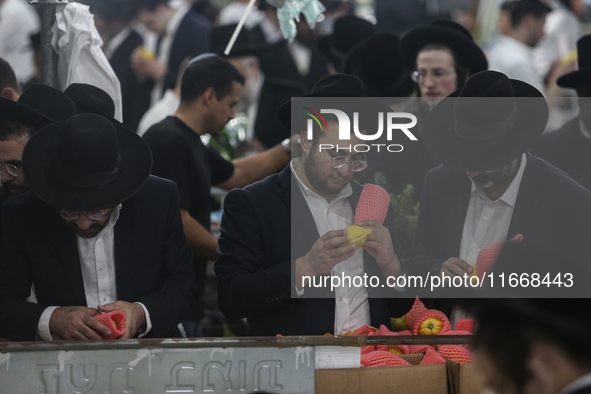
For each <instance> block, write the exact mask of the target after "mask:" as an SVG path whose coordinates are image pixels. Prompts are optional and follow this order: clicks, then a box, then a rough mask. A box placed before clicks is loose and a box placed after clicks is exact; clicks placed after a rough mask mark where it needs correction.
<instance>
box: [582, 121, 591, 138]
mask: <svg viewBox="0 0 591 394" xmlns="http://www.w3.org/2000/svg"><path fill="white" fill-rule="evenodd" d="M579 124H580V125H581V134H583V137H585V138H587V139H588V140H591V133H590V132H589V130H587V128H586V127H585V125H584V124H583V119H581V118H579Z"/></svg>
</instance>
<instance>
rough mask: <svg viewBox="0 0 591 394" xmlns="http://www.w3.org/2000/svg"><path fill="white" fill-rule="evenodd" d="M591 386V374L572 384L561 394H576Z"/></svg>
mask: <svg viewBox="0 0 591 394" xmlns="http://www.w3.org/2000/svg"><path fill="white" fill-rule="evenodd" d="M588 386H591V373H588V374H586V375H583V376H581V377H580V378H579V379H577V380H575V381H574V382H572V383H570V384H569V385H568V386H566V387H565V388H564V390H562V391H561V392H560V394H569V393H574V392H576V391H577V390H580V389H582V388H583V387H588Z"/></svg>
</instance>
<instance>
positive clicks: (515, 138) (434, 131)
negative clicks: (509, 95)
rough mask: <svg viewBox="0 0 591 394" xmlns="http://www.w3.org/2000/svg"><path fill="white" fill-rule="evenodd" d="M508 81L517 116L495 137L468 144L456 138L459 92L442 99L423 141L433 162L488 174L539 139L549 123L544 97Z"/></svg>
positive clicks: (523, 83)
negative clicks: (487, 172)
mask: <svg viewBox="0 0 591 394" xmlns="http://www.w3.org/2000/svg"><path fill="white" fill-rule="evenodd" d="M510 81H511V85H512V87H513V92H514V94H515V97H516V100H515V102H516V106H517V114H518V116H517V120H516V121H515V123H514V124H513V126H512V127H511V128H510V129H508V130H507V131H506V132H505V133H503V134H501V135H500V136H498V137H493V138H489V139H483V140H470V139H466V138H462V137H460V136H459V135H458V133H457V131H456V127H455V120H454V105H455V103H456V101H457V97H458V96H459V93H460V90H457V91H455V92H454V93H452V94H451V95H449V96H448V97H446V98H444V99H443V100H442V101H441V102H440V103H439V104H437V105H436V106H435V107H434V108H433V109H432V110H431V112H430V113H429V115H428V117H427V119H426V122H425V128H424V130H423V137H424V141H425V145H426V146H427V149H428V150H429V151H430V152H431V154H432V155H433V157H435V159H437V160H438V161H439V162H440V163H441V164H444V165H446V166H449V167H452V168H455V169H457V170H460V171H465V172H482V171H490V170H494V169H497V168H500V167H502V166H504V165H506V164H508V163H510V162H511V161H512V160H515V159H517V158H518V157H519V156H521V154H522V153H524V152H525V151H526V150H527V149H528V148H529V147H530V146H531V145H532V144H533V143H534V142H535V141H536V140H537V139H538V138H539V137H540V136H541V135H542V133H543V132H544V128H545V127H546V123H547V121H548V104H547V103H546V100H545V98H544V96H543V95H542V94H541V93H540V92H539V91H538V90H537V89H536V88H534V87H533V86H531V85H529V84H527V83H525V82H522V81H517V80H514V79H511V80H510ZM487 99H490V98H487ZM501 99H502V98H495V100H501ZM474 100H478V98H474Z"/></svg>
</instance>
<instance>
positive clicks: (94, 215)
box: [60, 208, 113, 221]
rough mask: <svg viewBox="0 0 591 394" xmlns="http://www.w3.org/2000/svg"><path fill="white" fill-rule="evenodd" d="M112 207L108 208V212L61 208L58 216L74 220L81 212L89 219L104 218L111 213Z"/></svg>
mask: <svg viewBox="0 0 591 394" xmlns="http://www.w3.org/2000/svg"><path fill="white" fill-rule="evenodd" d="M112 210H113V209H112V208H111V209H109V212H107V213H104V212H96V211H95V212H84V211H82V212H78V211H67V210H65V209H62V210H61V211H60V216H61V217H62V218H64V219H66V220H76V219H78V218H79V217H80V215H81V214H85V215H86V217H87V218H89V219H90V220H94V221H97V220H103V219H104V218H106V217H107V216H109V215H110V214H111V211H112Z"/></svg>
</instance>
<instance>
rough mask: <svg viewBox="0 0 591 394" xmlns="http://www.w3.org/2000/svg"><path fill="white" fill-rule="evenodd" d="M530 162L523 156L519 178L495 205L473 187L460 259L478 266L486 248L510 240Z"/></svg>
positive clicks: (479, 190) (482, 192)
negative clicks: (479, 254) (520, 188)
mask: <svg viewBox="0 0 591 394" xmlns="http://www.w3.org/2000/svg"><path fill="white" fill-rule="evenodd" d="M526 162H527V158H526V155H525V153H524V154H523V155H521V164H520V166H519V170H518V171H517V175H515V178H513V181H512V182H511V184H510V185H509V187H508V188H507V190H506V191H505V193H503V195H502V196H501V197H499V198H498V199H497V200H495V201H493V200H491V199H490V198H489V197H488V196H487V195H486V193H484V191H483V190H482V189H479V188H477V187H476V186H475V185H474V183H473V184H472V194H471V196H470V202H469V203H468V211H467V212H466V219H465V220H464V231H463V232H462V241H461V243H460V256H459V258H460V259H462V260H464V261H466V262H467V263H468V264H470V265H474V264H476V258H477V257H478V253H480V251H481V250H482V249H483V248H484V247H486V246H488V245H491V244H494V243H497V242H503V241H505V240H506V239H507V232H508V231H509V225H510V224H511V217H512V216H513V208H515V201H516V200H517V194H518V192H519V185H521V179H522V178H523V171H524V170H525V165H526V164H527V163H526Z"/></svg>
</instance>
